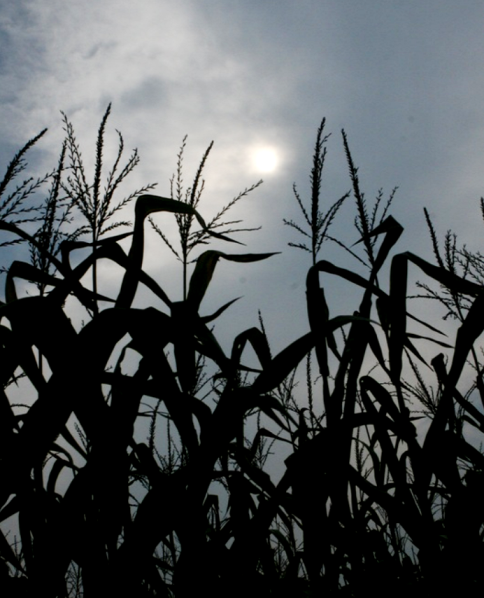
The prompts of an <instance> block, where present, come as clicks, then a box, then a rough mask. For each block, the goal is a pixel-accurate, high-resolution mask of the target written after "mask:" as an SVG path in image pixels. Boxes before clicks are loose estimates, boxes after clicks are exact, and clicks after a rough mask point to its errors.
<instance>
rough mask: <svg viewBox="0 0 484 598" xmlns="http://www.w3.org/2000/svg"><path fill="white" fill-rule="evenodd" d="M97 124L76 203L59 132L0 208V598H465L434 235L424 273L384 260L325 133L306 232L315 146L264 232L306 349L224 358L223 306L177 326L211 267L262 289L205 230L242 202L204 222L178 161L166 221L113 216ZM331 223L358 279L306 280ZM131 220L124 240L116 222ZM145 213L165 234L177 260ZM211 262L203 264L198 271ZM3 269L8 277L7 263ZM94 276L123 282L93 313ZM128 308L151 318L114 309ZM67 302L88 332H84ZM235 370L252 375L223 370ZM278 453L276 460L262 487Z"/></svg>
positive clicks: (353, 178)
mask: <svg viewBox="0 0 484 598" xmlns="http://www.w3.org/2000/svg"><path fill="white" fill-rule="evenodd" d="M109 114H110V107H109V108H108V110H107V111H106V113H105V114H104V117H103V119H102V122H101V125H100V127H99V131H98V135H97V142H96V148H95V158H94V178H93V180H92V181H90V180H89V181H88V180H87V174H86V168H85V165H84V162H83V158H82V155H81V151H80V148H79V146H78V144H77V141H76V138H75V134H74V128H73V125H72V123H71V122H70V121H69V119H68V118H67V116H66V115H64V117H63V118H64V129H65V132H66V136H65V142H64V144H63V146H62V148H61V152H60V157H59V161H58V164H57V166H56V167H55V169H54V170H53V171H52V172H51V173H48V174H47V175H46V176H45V177H44V178H41V179H38V180H34V179H27V180H25V181H21V180H20V175H21V174H22V173H23V171H24V170H25V169H26V168H27V162H26V155H27V153H28V152H29V150H30V149H31V147H32V146H33V145H34V144H36V143H40V142H41V138H42V136H43V135H44V133H45V131H43V132H41V134H40V135H38V136H37V137H35V138H33V139H31V140H30V141H29V142H28V143H27V144H26V145H25V146H24V147H23V148H22V149H21V150H20V151H19V152H18V153H17V154H16V155H15V156H14V158H13V160H12V161H11V163H10V164H9V165H8V167H7V170H6V173H5V176H4V178H3V181H2V182H1V183H0V230H1V231H2V251H3V252H4V256H6V258H4V261H3V262H2V264H3V268H2V272H3V274H4V276H3V279H4V285H5V286H4V302H2V303H1V305H0V318H1V324H0V351H1V362H0V363H1V366H0V374H1V378H2V389H1V391H0V393H1V394H0V410H1V417H0V472H1V473H0V475H1V485H0V522H1V523H0V591H1V593H2V596H15V597H21V596H29V597H30V596H32V597H33V596H42V597H43V598H74V597H76V598H80V597H81V596H82V597H85V598H91V597H96V598H97V597H99V598H101V597H105V596H121V595H125V596H133V597H134V596H136V597H137V598H144V597H146V598H148V597H155V596H156V597H158V596H159V597H166V598H169V597H170V598H171V597H176V598H178V597H185V596H187V597H188V596H193V595H194V594H195V593H198V594H206V595H210V596H215V597H220V598H222V597H225V596H229V595H234V594H235V592H238V593H239V594H240V595H250V596H251V597H259V596H260V597H268V596H273V597H274V598H276V597H284V596H288V597H289V596H291V597H299V596H300V597H319V596H321V597H324V596H337V595H341V596H348V597H353V596H354V597H360V596H367V595H371V594H373V595H375V594H376V595H377V596H379V595H383V594H385V595H387V594H391V595H393V596H407V595H409V594H410V593H412V594H413V595H417V596H424V595H428V594H429V593H431V592H439V591H441V592H442V591H444V590H445V591H447V592H449V591H451V592H456V591H459V592H460V593H462V595H477V593H478V592H479V588H481V591H482V587H483V581H484V579H483V578H484V573H483V571H484V569H483V568H482V562H483V557H484V553H483V546H484V545H483V538H482V534H483V523H484V515H483V512H484V511H483V508H482V505H483V504H484V455H483V453H482V451H481V449H480V444H481V442H482V438H483V436H481V434H483V432H484V409H483V405H484V382H483V379H482V374H483V371H484V369H483V368H484V363H483V362H484V360H483V356H482V349H481V347H480V345H479V340H480V337H481V333H482V332H483V330H484V318H483V316H482V314H483V313H484V286H483V284H484V257H483V256H481V255H480V254H478V253H477V254H476V253H470V252H469V251H467V250H466V248H465V246H464V247H462V248H461V247H460V246H459V245H458V243H457V239H456V237H455V236H454V235H452V234H451V233H450V232H449V233H447V234H446V235H445V237H444V240H443V245H442V247H443V249H441V247H440V245H439V242H438V235H437V232H436V230H435V228H434V226H433V224H432V221H431V219H430V216H429V215H428V213H427V212H425V218H426V220H427V224H428V228H429V239H430V244H431V247H432V248H433V253H434V255H433V258H432V261H428V260H426V259H423V258H422V257H419V256H418V255H416V254H414V253H412V252H410V251H404V250H403V251H402V246H403V247H405V243H407V246H408V242H409V241H408V236H407V237H406V235H405V233H404V229H403V226H402V225H401V224H400V223H399V222H397V221H396V220H395V219H394V218H393V217H392V216H391V214H390V211H391V205H392V200H393V198H394V192H392V193H390V195H389V197H388V199H384V197H383V194H379V195H378V196H377V197H376V200H375V201H374V202H373V204H372V205H369V204H368V203H367V200H366V197H365V194H364V193H363V191H362V190H361V189H360V182H359V178H358V169H357V168H356V166H355V164H354V161H353V157H352V154H351V152H350V149H349V143H348V139H347V136H346V134H345V133H344V132H343V139H342V142H343V145H344V149H345V153H346V159H347V164H348V170H349V178H350V184H351V191H350V192H349V193H347V194H345V195H343V196H342V197H340V198H339V199H338V200H336V201H335V202H334V203H332V204H331V205H330V206H326V207H324V208H323V206H322V203H323V202H322V199H321V181H322V176H323V169H324V162H325V157H326V151H327V145H328V136H327V135H325V121H324V120H323V122H322V123H321V126H320V127H319V129H318V131H317V136H316V143H315V146H314V152H313V158H312V166H311V170H310V181H311V196H310V197H309V199H308V200H307V201H306V200H305V199H304V198H302V197H301V196H300V194H299V192H298V190H297V188H296V187H295V188H294V193H295V199H296V202H297V204H298V206H299V208H300V213H301V223H297V222H295V221H293V220H286V221H285V224H286V225H287V226H288V227H289V229H290V230H291V234H295V235H298V237H299V239H300V240H301V241H300V242H291V243H290V245H292V246H293V247H294V248H295V249H297V250H302V251H305V252H306V253H308V254H309V255H308V271H307V276H306V296H305V297H304V295H303V296H302V297H301V301H302V302H303V301H306V303H307V306H306V307H307V315H308V323H309V332H307V333H305V334H304V335H302V336H300V337H299V338H297V339H296V340H295V341H294V342H292V343H291V344H289V345H288V346H287V347H286V348H285V349H283V350H282V351H280V352H279V353H277V354H273V352H272V350H271V342H270V339H269V338H268V336H267V334H266V330H265V328H264V322H263V320H262V318H260V320H259V321H258V322H257V323H256V324H257V325H254V323H249V327H247V329H246V330H244V331H243V332H242V333H241V334H239V335H237V337H236V338H234V339H233V343H232V349H231V352H224V350H223V349H222V347H221V345H220V344H219V342H218V341H217V338H216V335H215V332H214V330H215V329H214V328H213V323H216V321H217V318H218V317H219V316H220V315H221V314H222V313H223V312H225V310H227V309H232V310H233V309H236V305H232V303H233V302H232V301H231V302H230V303H227V304H225V305H221V306H220V307H219V308H218V309H217V310H216V312H215V313H213V314H211V315H208V316H206V315H203V316H202V315H201V311H202V309H201V303H202V301H203V299H204V297H205V295H206V292H207V289H208V288H209V285H210V282H211V280H212V277H213V276H216V275H217V273H216V269H217V264H218V263H219V262H220V261H228V262H233V265H232V266H233V268H237V264H238V263H250V262H256V261H259V260H268V261H267V265H268V268H269V267H270V258H271V256H272V254H268V253H264V254H254V253H244V252H241V251H240V250H239V249H238V247H237V242H236V238H237V234H238V233H239V232H241V231H243V230H247V229H244V228H242V225H241V224H240V223H239V222H237V221H230V220H228V216H227V213H228V211H229V210H230V209H231V208H232V207H233V205H235V204H236V203H238V202H239V201H243V199H244V197H245V196H246V195H247V194H249V193H252V192H253V191H255V189H256V187H258V183H257V184H255V185H253V186H252V187H249V188H247V189H245V190H244V191H242V192H241V193H239V194H238V195H237V196H236V197H235V198H234V199H233V200H232V201H231V202H229V203H228V204H227V205H226V206H224V207H223V208H222V209H221V210H220V211H219V213H218V214H217V215H216V216H215V217H214V218H213V219H211V220H208V219H205V218H204V217H203V211H202V208H201V205H202V203H203V202H201V198H202V192H203V188H204V182H203V170H204V166H205V164H206V161H207V160H208V159H209V154H210V150H211V146H209V148H208V149H207V152H206V153H205V154H204V156H203V157H202V159H201V162H200V167H199V169H198V171H197V172H196V174H195V176H194V178H193V183H192V185H191V187H189V188H187V189H185V187H184V184H183V176H182V169H183V151H184V148H185V140H184V141H183V144H182V147H181V149H180V152H179V154H178V161H177V166H176V172H175V175H174V177H173V179H172V181H171V194H170V197H161V196H158V195H154V194H153V186H152V185H147V186H145V187H143V188H140V189H138V190H136V191H133V192H130V193H129V194H128V195H125V196H122V197H123V198H121V199H119V194H120V187H124V186H125V185H126V182H125V179H126V178H127V177H128V175H129V174H130V173H131V172H132V170H133V169H134V168H135V167H136V166H137V164H138V161H139V157H138V154H137V152H136V151H135V152H133V153H132V154H131V156H130V157H129V158H128V159H127V160H126V162H123V160H124V157H123V149H124V141H123V138H122V136H121V134H119V149H118V154H117V157H116V159H115V162H114V164H113V165H111V166H110V167H109V168H110V170H108V167H107V166H106V165H105V164H104V153H103V149H104V140H105V135H106V127H107V123H108V117H109ZM19 181H20V182H19ZM42 194H43V195H42ZM39 195H42V196H43V197H44V199H43V200H42V201H41V202H38V201H37V198H38V197H39ZM36 202H37V203H36ZM347 202H354V205H355V226H356V234H357V238H358V239H359V244H358V246H354V247H346V246H345V247H344V249H346V250H347V251H348V252H349V253H350V254H351V255H352V256H353V257H354V259H355V260H358V268H357V269H358V271H360V270H361V268H362V267H364V269H365V272H366V273H367V274H366V276H363V275H361V274H359V273H357V272H356V271H352V270H350V269H348V268H346V267H342V266H341V265H338V264H337V263H333V262H331V261H327V260H324V259H321V258H320V253H322V248H323V246H324V247H325V246H326V243H339V244H340V245H342V242H341V241H340V240H338V239H336V238H334V237H332V236H331V230H332V229H331V225H332V224H333V222H334V220H335V218H337V215H338V211H339V209H340V207H341V206H342V205H343V203H347ZM129 206H134V224H132V225H131V224H130V223H129V222H127V221H124V220H116V218H117V216H118V215H119V216H120V217H121V215H122V214H125V213H126V209H127V208H128V207H129ZM481 209H482V212H483V214H484V200H481ZM160 213H163V214H165V215H166V214H168V215H169V216H170V217H172V218H173V219H174V221H175V223H176V225H177V229H178V231H179V243H178V245H176V246H175V245H174V244H173V243H172V242H171V241H170V240H169V238H168V237H167V235H166V233H165V231H164V230H163V228H162V226H161V225H160V224H159V222H161V221H157V219H156V217H157V215H159V214H160ZM118 228H119V229H120V230H122V231H124V232H120V230H115V229H118ZM147 228H151V229H152V230H153V231H155V233H156V234H157V236H158V237H157V238H158V240H159V242H160V244H162V245H163V246H164V247H165V250H166V251H168V252H169V253H171V254H172V255H173V258H174V259H175V260H178V261H179V262H180V267H181V268H182V271H183V299H182V300H181V301H173V300H171V299H170V298H169V296H168V294H167V292H166V291H165V290H164V286H166V285H165V284H164V281H163V278H162V275H160V279H159V280H155V279H154V278H153V277H152V276H151V275H150V274H148V273H147V272H146V271H145V270H144V269H143V254H144V249H145V231H146V229H147ZM126 231H128V232H126ZM212 241H217V246H219V245H220V246H225V247H226V248H227V249H226V251H221V250H215V249H207V248H206V247H205V246H206V245H208V244H210V242H212ZM222 244H224V245H222ZM17 245H18V246H19V248H20V247H22V245H23V246H24V247H28V252H24V253H23V254H22V256H24V258H25V259H22V260H19V259H14V260H13V261H12V260H11V256H12V255H15V252H16V251H17ZM126 247H128V249H126ZM9 256H10V257H9ZM5 260H6V261H5ZM101 263H103V264H104V265H105V264H114V265H115V266H116V268H117V269H116V272H120V273H121V274H120V279H119V285H118V286H119V290H118V292H117V296H111V297H108V296H104V295H102V294H100V293H99V291H98V281H99V265H100V264H101ZM409 269H412V271H418V273H419V276H421V279H422V280H423V281H424V282H422V283H420V293H421V295H422V296H424V297H426V298H427V299H428V300H432V301H434V302H435V304H436V305H438V306H439V307H441V308H442V310H441V311H442V314H443V315H444V316H445V317H446V318H452V319H453V320H454V321H455V323H456V331H457V332H456V336H455V337H454V338H449V337H447V336H445V335H444V334H443V333H442V332H441V323H440V321H439V317H440V316H439V315H436V318H435V321H433V322H431V323H430V322H428V321H425V320H424V319H422V316H421V315H419V313H418V309H417V310H416V309H414V305H416V304H414V302H412V301H411V300H410V297H409V295H410V292H411V291H410V289H409V282H408V279H409ZM355 270H356V268H355ZM383 273H385V274H383ZM323 275H324V276H323ZM334 277H336V278H338V279H341V280H344V281H346V283H347V284H348V285H349V286H351V288H352V291H351V293H352V297H353V300H354V309H353V311H352V313H349V314H347V315H338V316H335V317H332V316H331V311H332V308H333V310H334V306H331V305H330V304H328V303H327V300H326V295H327V294H325V289H324V287H323V286H322V281H323V279H324V281H330V280H331V279H332V278H334ZM142 287H144V288H147V289H149V291H151V293H153V294H154V296H156V298H157V299H159V300H161V302H162V304H163V305H164V309H158V308H155V307H148V308H144V309H140V308H136V307H134V302H135V298H136V295H137V293H138V291H139V289H140V288H142ZM74 302H76V304H78V305H80V306H82V307H83V309H84V310H85V312H86V313H87V314H88V315H89V317H88V319H87V321H85V322H83V325H82V326H76V325H74V324H73V322H72V321H71V318H70V311H69V310H70V309H72V305H73V304H74ZM106 305H108V306H109V307H105V306H106ZM436 313H439V314H440V312H437V311H436ZM412 330H419V331H420V332H418V333H416V332H412ZM422 331H425V332H422ZM249 349H250V350H251V351H252V352H253V354H255V355H256V356H257V360H258V364H257V367H253V366H251V367H249V366H247V365H246V364H245V363H244V362H245V360H246V355H247V352H248V351H249ZM428 355H431V356H432V357H431V358H430V359H429V358H428V357H427V356H428ZM369 364H370V365H369ZM296 386H297V388H298V390H297V392H296ZM301 393H303V394H304V395H305V397H304V402H303V403H302V402H301ZM19 397H20V398H19ZM303 404H304V407H303V406H302V405H303ZM140 430H142V431H143V434H142V433H140ZM278 453H281V454H284V455H287V457H286V458H285V460H284V470H283V473H282V475H280V476H279V477H276V476H274V475H273V473H272V472H271V466H270V462H271V455H272V454H278ZM412 594H410V595H412Z"/></svg>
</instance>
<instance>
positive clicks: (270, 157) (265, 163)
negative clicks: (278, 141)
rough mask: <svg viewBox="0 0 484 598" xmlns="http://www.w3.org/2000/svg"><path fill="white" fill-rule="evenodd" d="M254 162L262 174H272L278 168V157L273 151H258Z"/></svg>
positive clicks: (266, 149)
mask: <svg viewBox="0 0 484 598" xmlns="http://www.w3.org/2000/svg"><path fill="white" fill-rule="evenodd" d="M253 160H254V165H255V167H256V168H257V170H259V171H260V172H272V171H273V170H275V168H276V166H277V155H276V152H275V151H274V150H273V149H269V148H264V149H259V150H256V151H255V152H254V158H253Z"/></svg>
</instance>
